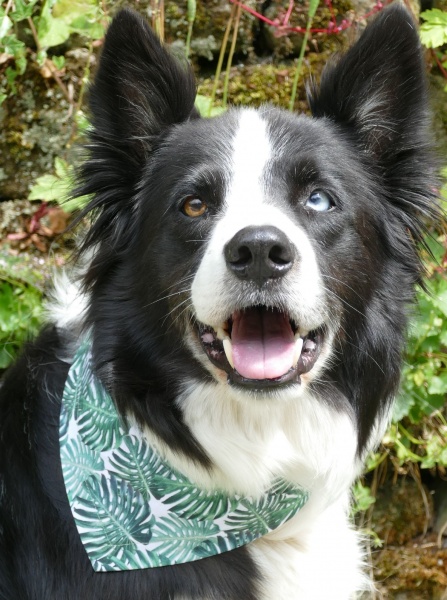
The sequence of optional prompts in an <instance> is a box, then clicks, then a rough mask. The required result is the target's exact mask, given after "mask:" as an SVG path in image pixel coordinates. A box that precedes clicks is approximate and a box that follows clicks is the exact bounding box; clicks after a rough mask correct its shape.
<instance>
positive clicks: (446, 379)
mask: <svg viewBox="0 0 447 600" xmlns="http://www.w3.org/2000/svg"><path fill="white" fill-rule="evenodd" d="M428 393H429V394H447V372H446V373H441V374H440V375H435V376H434V377H432V378H431V379H430V385H429V387H428Z"/></svg>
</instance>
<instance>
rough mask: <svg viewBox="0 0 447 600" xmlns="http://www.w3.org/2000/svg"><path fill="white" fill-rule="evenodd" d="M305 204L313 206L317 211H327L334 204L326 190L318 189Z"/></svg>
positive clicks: (308, 206) (309, 206)
mask: <svg viewBox="0 0 447 600" xmlns="http://www.w3.org/2000/svg"><path fill="white" fill-rule="evenodd" d="M304 206H306V207H307V208H311V209H312V210H315V211H316V212H327V211H328V210H331V208H332V207H333V206H334V203H333V201H332V198H331V197H330V196H329V194H326V192H322V191H320V190H317V191H316V192H312V193H311V195H310V196H309V198H308V199H307V200H306V202H305V203H304Z"/></svg>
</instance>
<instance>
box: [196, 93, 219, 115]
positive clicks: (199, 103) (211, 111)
mask: <svg viewBox="0 0 447 600" xmlns="http://www.w3.org/2000/svg"><path fill="white" fill-rule="evenodd" d="M195 106H196V108H197V110H198V111H199V113H200V114H201V115H202V117H217V116H218V115H221V114H222V113H224V112H225V108H223V107H222V106H212V102H211V98H208V97H207V96H202V95H201V94H197V96H196V100H195Z"/></svg>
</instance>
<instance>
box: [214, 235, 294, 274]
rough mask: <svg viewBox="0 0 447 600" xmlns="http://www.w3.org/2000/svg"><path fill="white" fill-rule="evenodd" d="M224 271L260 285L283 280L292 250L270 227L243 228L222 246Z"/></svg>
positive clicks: (286, 241)
mask: <svg viewBox="0 0 447 600" xmlns="http://www.w3.org/2000/svg"><path fill="white" fill-rule="evenodd" d="M224 254H225V260H226V263H227V266H228V268H229V269H230V271H232V272H233V273H234V274H235V275H236V276H237V277H239V278H240V279H247V280H252V281H254V282H256V283H258V284H259V285H262V284H263V283H264V282H265V281H267V280H268V279H275V278H278V277H283V276H284V275H285V274H286V273H287V272H288V271H289V270H290V268H291V267H292V265H293V262H294V260H295V251H294V247H293V245H292V243H291V242H290V240H289V239H288V237H287V236H286V235H285V234H284V233H283V232H282V231H281V230H279V229H277V228H276V227H272V226H263V227H245V228H244V229H241V230H240V231H238V233H237V234H236V235H235V236H234V237H233V238H232V239H231V240H230V241H229V242H228V243H227V244H226V246H225V249H224Z"/></svg>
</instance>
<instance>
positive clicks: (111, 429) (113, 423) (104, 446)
mask: <svg viewBox="0 0 447 600" xmlns="http://www.w3.org/2000/svg"><path fill="white" fill-rule="evenodd" d="M89 391H90V393H89V394H87V393H85V394H80V398H79V404H78V408H77V409H76V413H77V414H79V415H80V416H79V418H78V419H77V423H78V427H79V434H80V436H81V437H82V441H83V442H84V443H85V444H87V446H89V447H90V448H92V449H93V450H110V449H111V448H115V447H117V446H119V444H120V442H121V439H122V437H123V430H122V429H121V423H120V420H119V416H118V414H117V412H116V410H115V407H114V405H113V402H112V399H111V398H110V396H109V394H108V393H107V391H106V390H105V388H104V386H103V385H102V383H101V382H100V381H99V380H98V379H97V378H96V377H94V376H92V380H91V382H89ZM78 411H79V412H78Z"/></svg>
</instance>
